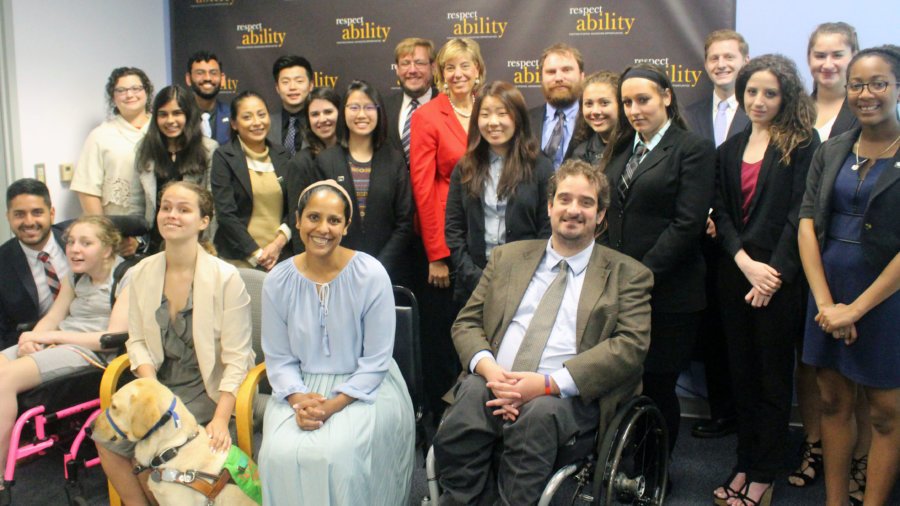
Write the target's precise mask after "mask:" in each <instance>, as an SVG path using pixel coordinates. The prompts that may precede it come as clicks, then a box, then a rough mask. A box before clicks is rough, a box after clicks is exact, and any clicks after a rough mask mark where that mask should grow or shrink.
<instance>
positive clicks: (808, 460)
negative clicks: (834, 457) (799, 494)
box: [788, 439, 822, 488]
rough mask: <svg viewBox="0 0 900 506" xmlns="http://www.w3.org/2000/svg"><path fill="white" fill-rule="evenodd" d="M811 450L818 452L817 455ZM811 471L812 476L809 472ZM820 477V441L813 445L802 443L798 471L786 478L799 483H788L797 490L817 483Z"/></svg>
mask: <svg viewBox="0 0 900 506" xmlns="http://www.w3.org/2000/svg"><path fill="white" fill-rule="evenodd" d="M813 450H819V452H818V453H816V452H814V451H813ZM810 470H812V474H809V471H810ZM821 475H822V440H821V439H820V440H818V441H816V442H815V443H810V442H809V441H803V445H801V446H800V469H797V470H796V471H794V472H793V473H791V474H790V476H788V478H796V479H797V480H800V483H794V482H793V481H791V480H790V479H789V480H788V483H789V484H790V485H791V486H793V487H797V488H803V487H808V486H810V485H812V484H813V483H815V482H816V481H818V479H819V476H821Z"/></svg>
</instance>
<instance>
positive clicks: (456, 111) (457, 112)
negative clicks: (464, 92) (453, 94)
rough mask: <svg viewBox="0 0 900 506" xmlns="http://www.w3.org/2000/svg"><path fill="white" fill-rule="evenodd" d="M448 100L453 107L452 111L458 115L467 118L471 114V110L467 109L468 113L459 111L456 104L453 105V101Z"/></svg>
mask: <svg viewBox="0 0 900 506" xmlns="http://www.w3.org/2000/svg"><path fill="white" fill-rule="evenodd" d="M448 102H450V107H451V108H453V112H455V113H456V114H459V115H460V116H462V117H463V118H468V117H470V116H472V111H469V113H468V114H466V113H464V112H462V111H460V110H459V109H457V108H456V106H455V105H453V101H452V100H448Z"/></svg>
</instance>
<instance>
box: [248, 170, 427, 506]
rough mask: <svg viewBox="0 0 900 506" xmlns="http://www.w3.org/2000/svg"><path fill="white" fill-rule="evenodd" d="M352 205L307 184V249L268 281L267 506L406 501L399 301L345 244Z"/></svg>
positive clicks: (367, 259)
mask: <svg viewBox="0 0 900 506" xmlns="http://www.w3.org/2000/svg"><path fill="white" fill-rule="evenodd" d="M349 203H350V198H349V196H348V195H347V194H346V191H345V190H344V189H343V188H341V187H340V186H339V185H338V184H337V183H336V182H335V181H333V180H327V181H321V182H319V183H315V184H313V185H311V186H309V187H308V188H307V189H306V190H305V191H304V192H303V194H301V196H300V200H299V203H298V215H299V216H298V219H297V231H298V232H299V234H300V238H301V240H302V241H303V244H304V246H305V252H304V253H302V254H300V255H297V256H294V257H292V258H291V259H290V260H289V261H285V262H282V263H280V264H279V265H277V266H276V267H275V268H274V269H272V271H271V272H270V273H269V275H268V276H267V277H266V281H265V284H264V285H263V304H262V307H263V315H262V332H263V336H262V348H263V352H264V353H265V357H266V367H267V370H268V376H269V381H270V382H271V384H272V389H273V395H272V398H271V399H270V400H269V403H268V406H267V407H266V414H265V423H264V426H263V442H262V448H261V449H260V454H259V465H260V477H261V479H262V484H263V503H264V504H265V505H276V504H299V505H316V506H319V505H328V504H369V505H391V506H393V505H399V504H406V503H407V502H408V496H409V486H410V481H411V479H412V466H413V462H414V457H413V446H414V440H415V420H414V415H413V409H412V401H411V400H410V397H409V392H407V390H406V384H405V383H404V381H403V377H402V376H401V374H400V371H399V369H398V368H397V365H396V364H395V363H394V361H393V359H392V353H393V348H394V326H395V312H394V311H395V309H394V297H393V293H392V290H391V283H390V279H389V277H388V275H387V272H386V271H385V270H384V267H382V265H381V264H380V263H379V262H378V260H376V259H375V258H373V257H372V256H370V255H367V254H365V253H362V252H356V251H353V250H349V249H347V248H344V247H341V246H340V242H341V238H342V237H343V236H344V234H346V232H347V228H348V226H349V223H350V220H351V219H352V215H351V213H352V207H351V206H350V205H349Z"/></svg>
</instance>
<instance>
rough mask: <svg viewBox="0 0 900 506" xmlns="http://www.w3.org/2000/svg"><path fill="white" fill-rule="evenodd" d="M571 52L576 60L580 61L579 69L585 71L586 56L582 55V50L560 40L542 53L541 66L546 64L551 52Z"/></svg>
mask: <svg viewBox="0 0 900 506" xmlns="http://www.w3.org/2000/svg"><path fill="white" fill-rule="evenodd" d="M552 53H555V54H571V55H572V57H573V58H575V61H576V62H578V71H579V72H584V57H582V56H581V51H579V50H578V48H576V47H574V46H570V45H568V44H565V43H563V42H558V43H556V44H553V45H552V46H550V47H548V48H547V49H544V52H543V53H541V67H543V66H544V60H546V59H547V57H548V56H550V54H552Z"/></svg>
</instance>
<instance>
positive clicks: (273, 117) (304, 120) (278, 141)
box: [266, 107, 309, 156]
mask: <svg viewBox="0 0 900 506" xmlns="http://www.w3.org/2000/svg"><path fill="white" fill-rule="evenodd" d="M285 114H287V112H286V111H285V110H284V109H283V108H282V109H279V110H278V111H276V112H273V113H271V114H269V133H268V134H267V135H266V140H267V141H269V144H272V145H274V146H278V147H280V148H284V129H283V128H282V125H281V124H282V123H283V118H284V115H285ZM299 119H300V121H298V122H297V123H298V124H297V138H296V140H295V141H294V144H295V145H296V146H297V152H298V153H299V152H300V150H301V149H304V148H308V147H309V144H308V143H307V142H306V131H307V130H309V116H307V113H306V108H305V107H304V109H303V111H301V112H300V118H299ZM298 141H299V144H297V142H298ZM285 152H287V150H286V149H285ZM288 156H290V153H288Z"/></svg>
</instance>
